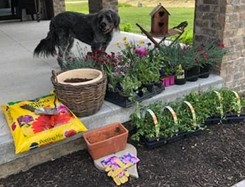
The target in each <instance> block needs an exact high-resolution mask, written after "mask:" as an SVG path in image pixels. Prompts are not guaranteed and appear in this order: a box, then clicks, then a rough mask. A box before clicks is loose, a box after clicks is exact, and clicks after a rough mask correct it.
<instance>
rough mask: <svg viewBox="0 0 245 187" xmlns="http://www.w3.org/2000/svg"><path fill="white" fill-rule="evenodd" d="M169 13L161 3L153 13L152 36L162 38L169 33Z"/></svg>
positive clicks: (151, 14)
mask: <svg viewBox="0 0 245 187" xmlns="http://www.w3.org/2000/svg"><path fill="white" fill-rule="evenodd" d="M169 15H170V14H169V12H168V11H167V10H166V9H165V8H164V7H163V6H162V5H161V3H159V5H157V6H156V7H155V8H154V9H153V10H152V12H151V13H150V16H151V34H152V35H153V36H154V35H155V36H161V35H164V34H166V33H168V18H169Z"/></svg>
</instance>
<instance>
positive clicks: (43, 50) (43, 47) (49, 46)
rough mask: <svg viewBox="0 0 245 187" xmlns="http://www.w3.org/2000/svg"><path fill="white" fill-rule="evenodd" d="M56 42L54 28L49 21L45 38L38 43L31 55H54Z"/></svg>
mask: <svg viewBox="0 0 245 187" xmlns="http://www.w3.org/2000/svg"><path fill="white" fill-rule="evenodd" d="M57 41H58V37H57V35H56V33H55V27H54V25H53V23H52V21H51V22H50V26H49V32H48V34H47V37H46V38H44V39H42V40H41V41H40V43H39V44H38V45H37V47H36V48H35V49H34V53H33V55H34V56H37V57H39V56H43V57H48V56H54V55H56V54H57V52H56V49H55V46H56V45H57Z"/></svg>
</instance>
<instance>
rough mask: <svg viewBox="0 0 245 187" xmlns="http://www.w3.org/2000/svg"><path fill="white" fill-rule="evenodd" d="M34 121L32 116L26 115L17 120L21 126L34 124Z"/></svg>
mask: <svg viewBox="0 0 245 187" xmlns="http://www.w3.org/2000/svg"><path fill="white" fill-rule="evenodd" d="M33 120H34V119H33V117H32V116H30V115H24V116H20V117H18V118H17V121H18V123H19V125H20V126H22V125H24V124H26V123H30V122H32V121H33Z"/></svg>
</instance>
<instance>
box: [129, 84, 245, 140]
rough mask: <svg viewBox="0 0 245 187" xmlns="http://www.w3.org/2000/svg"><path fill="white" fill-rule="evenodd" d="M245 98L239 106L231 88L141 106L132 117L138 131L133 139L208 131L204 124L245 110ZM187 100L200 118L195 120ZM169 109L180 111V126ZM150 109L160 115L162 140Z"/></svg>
mask: <svg viewBox="0 0 245 187" xmlns="http://www.w3.org/2000/svg"><path fill="white" fill-rule="evenodd" d="M218 95H220V97H219V96H218ZM244 98H245V97H241V104H238V102H237V101H238V100H237V98H236V96H235V94H234V92H233V91H232V90H230V89H228V88H222V89H220V90H209V91H206V92H191V93H190V94H188V95H186V96H185V97H183V98H182V99H179V100H177V101H173V102H170V103H161V102H155V103H151V104H149V105H147V106H142V105H139V104H138V105H137V107H136V110H135V112H134V113H133V114H132V115H131V116H130V118H131V122H132V124H133V125H134V126H135V127H136V128H137V132H136V133H135V134H134V135H133V136H132V139H133V140H136V141H139V140H140V137H141V136H145V137H146V138H148V139H158V138H159V137H161V138H170V137H172V136H175V135H177V134H179V133H181V132H194V131H197V130H200V129H201V130H202V129H204V128H205V127H204V126H203V123H204V121H205V120H206V119H207V118H209V117H214V116H221V117H222V113H224V114H230V113H233V114H237V115H238V111H239V110H240V109H242V108H243V109H244V107H245V99H244ZM185 101H188V102H189V103H190V104H191V106H192V107H193V109H194V111H195V116H196V119H195V117H193V116H194V115H193V113H192V112H191V110H192V109H191V107H190V106H189V105H188V104H186V103H185ZM166 106H171V107H172V109H173V110H174V111H175V112H176V116H177V123H176V122H174V120H173V115H172V114H171V113H170V112H169V111H167V110H166ZM148 109H151V110H152V111H153V112H154V114H155V115H156V116H157V119H158V125H159V126H160V133H159V135H160V136H159V137H157V136H156V128H155V125H154V123H153V118H152V116H151V115H150V114H149V112H147V110H148ZM221 111H222V112H221ZM224 117H225V115H224Z"/></svg>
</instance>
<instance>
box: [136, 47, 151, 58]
mask: <svg viewBox="0 0 245 187" xmlns="http://www.w3.org/2000/svg"><path fill="white" fill-rule="evenodd" d="M135 53H136V54H138V55H139V56H146V55H147V54H148V51H147V49H146V48H136V49H135Z"/></svg>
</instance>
